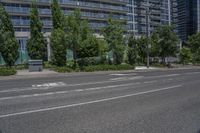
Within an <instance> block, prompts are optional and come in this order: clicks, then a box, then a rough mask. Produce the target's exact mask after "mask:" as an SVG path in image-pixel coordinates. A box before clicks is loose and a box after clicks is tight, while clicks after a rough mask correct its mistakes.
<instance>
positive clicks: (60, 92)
mask: <svg viewBox="0 0 200 133" xmlns="http://www.w3.org/2000/svg"><path fill="white" fill-rule="evenodd" d="M138 84H140V82H136V83H129V84H121V85H110V86H102V87H94V88H87V89H77V90H70V91H56V92H48V93H38V94H31V95H18V96H10V97H1V98H0V100H10V99H19V98H27V97H38V96H49V95H57V94H67V93H69V92H82V91H92V90H100V89H109V88H117V87H125V86H131V85H138Z"/></svg>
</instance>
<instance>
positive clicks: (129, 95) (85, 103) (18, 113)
mask: <svg viewBox="0 0 200 133" xmlns="http://www.w3.org/2000/svg"><path fill="white" fill-rule="evenodd" d="M181 86H182V85H176V86H170V87H165V88H161V89H155V90H149V91H144V92H138V93H133V94H128V95H122V96H117V97H111V98H105V99H100V100H94V101H88V102H81V103H75V104H69V105H63V106H55V107H49V108H43V109H37V110H29V111H24V112H16V113H10V114H5V115H0V118H5V117H11V116H18V115H25V114H32V113H38V112H45V111H53V110H58V109H64V108H70V107H76V106H83V105H88V104H94V103H99V102H105V101H111V100H117V99H122V98H127V97H132V96H138V95H143V94H148V93H154V92H159V91H165V90H170V89H174V88H179V87H181Z"/></svg>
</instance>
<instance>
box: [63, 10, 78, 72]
mask: <svg viewBox="0 0 200 133" xmlns="http://www.w3.org/2000/svg"><path fill="white" fill-rule="evenodd" d="M66 25H67V28H66V29H67V41H68V44H69V47H70V49H71V50H72V51H73V60H74V64H73V67H74V68H76V67H77V58H78V55H77V52H78V49H79V46H80V44H81V42H82V39H81V15H80V10H78V9H76V10H75V11H74V13H73V14H71V15H70V16H68V17H67V24H66Z"/></svg>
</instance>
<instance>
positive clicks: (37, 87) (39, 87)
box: [0, 82, 66, 93]
mask: <svg viewBox="0 0 200 133" xmlns="http://www.w3.org/2000/svg"><path fill="white" fill-rule="evenodd" d="M62 86H66V84H65V83H63V82H56V83H44V84H38V85H32V87H28V88H21V89H20V88H14V89H9V90H1V91H0V93H7V92H20V91H29V90H48V89H50V88H53V87H62Z"/></svg>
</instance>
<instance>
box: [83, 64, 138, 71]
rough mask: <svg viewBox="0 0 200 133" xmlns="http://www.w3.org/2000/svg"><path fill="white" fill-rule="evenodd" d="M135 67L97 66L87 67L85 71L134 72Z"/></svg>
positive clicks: (126, 65)
mask: <svg viewBox="0 0 200 133" xmlns="http://www.w3.org/2000/svg"><path fill="white" fill-rule="evenodd" d="M133 69H135V66H132V65H128V64H124V65H96V66H85V67H83V71H85V72H94V71H116V70H133Z"/></svg>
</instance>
